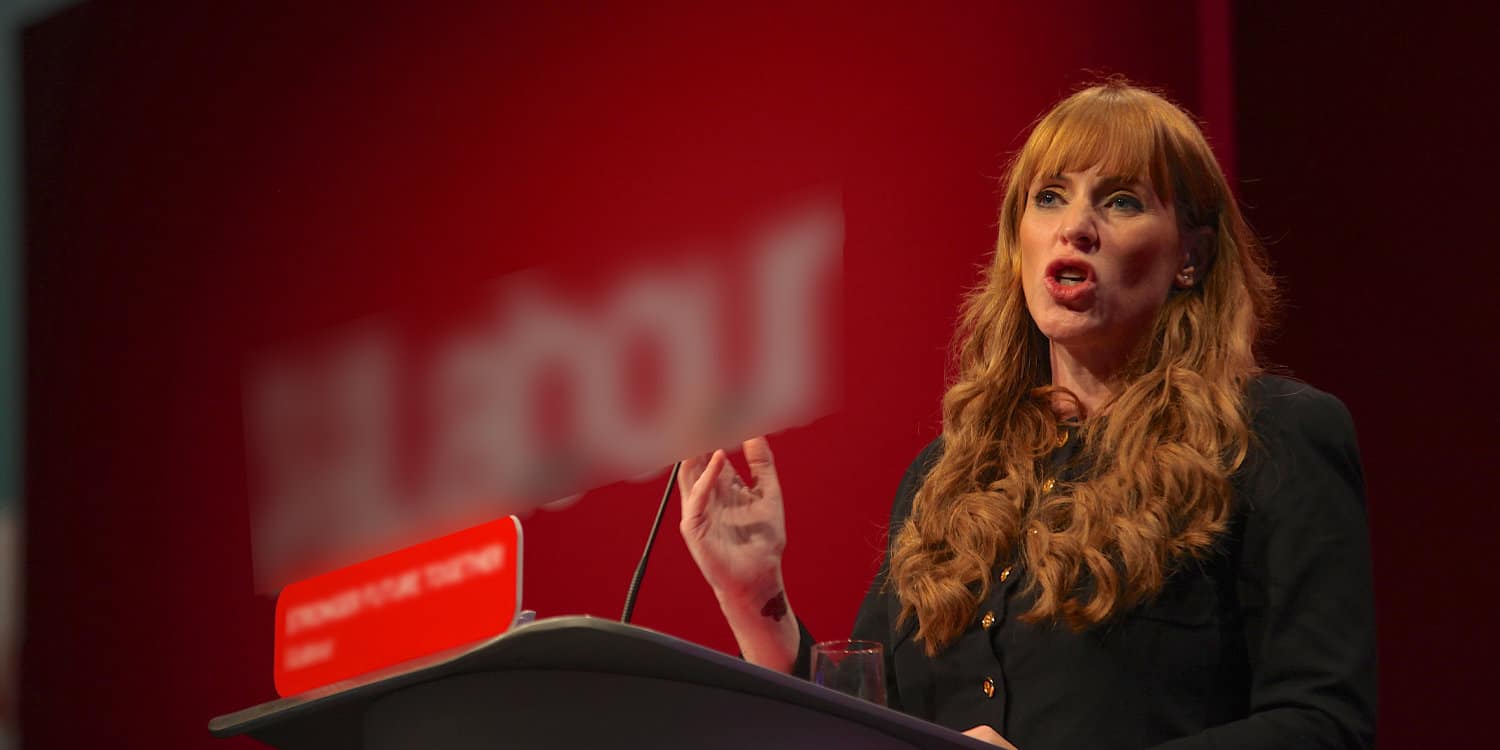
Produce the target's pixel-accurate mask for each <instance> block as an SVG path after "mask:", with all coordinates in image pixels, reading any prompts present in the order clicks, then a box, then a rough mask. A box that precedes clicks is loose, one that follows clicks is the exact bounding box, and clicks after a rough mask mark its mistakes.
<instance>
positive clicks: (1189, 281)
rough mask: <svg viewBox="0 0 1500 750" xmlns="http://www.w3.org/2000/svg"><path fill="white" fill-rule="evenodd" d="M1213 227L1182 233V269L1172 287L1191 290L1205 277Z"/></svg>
mask: <svg viewBox="0 0 1500 750" xmlns="http://www.w3.org/2000/svg"><path fill="white" fill-rule="evenodd" d="M1213 238H1214V230H1213V228H1212V227H1198V228H1196V229H1189V230H1187V231H1185V232H1183V233H1182V267H1181V268H1179V269H1177V277H1176V278H1174V279H1173V280H1172V285H1173V286H1175V287H1177V288H1178V289H1191V288H1193V287H1195V286H1197V285H1198V282H1199V281H1201V280H1202V276H1203V268H1204V266H1203V259H1204V258H1206V257H1208V248H1209V243H1210V242H1213Z"/></svg>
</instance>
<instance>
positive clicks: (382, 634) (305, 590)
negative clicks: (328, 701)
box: [275, 516, 521, 697]
mask: <svg viewBox="0 0 1500 750" xmlns="http://www.w3.org/2000/svg"><path fill="white" fill-rule="evenodd" d="M520 605H521V522H520V521H519V520H517V519H516V517H515V516H510V517H508V518H503V519H501V520H498V521H491V522H490V523H486V524H482V525H479V526H475V527H473V528H470V529H465V530H464V531H460V532H458V533H456V534H449V535H447V536H444V537H439V538H437V539H433V540H432V541H429V542H423V543H422V544H418V545H415V546H412V547H407V548H406V549H403V550H398V551H396V552H392V553H390V554H388V555H382V556H380V557H377V558H374V559H371V560H366V561H364V562H362V563H358V564H355V565H351V566H349V567H347V568H341V569H339V570H335V571H333V572H330V573H325V574H323V575H320V576H317V577H315V578H309V579H307V580H305V581H299V582H297V583H294V584H292V585H290V586H287V587H286V588H284V589H282V591H281V596H280V597H278V598H277V600H276V645H275V657H276V666H275V680H276V692H277V693H278V694H280V695H281V696H282V697H286V696H289V695H296V694H297V693H302V692H305V691H308V690H311V689H313V688H316V687H322V686H324V685H328V684H331V683H334V682H338V681H339V680H344V679H348V678H350V677H355V676H358V675H361V674H365V673H366V672H372V671H374V670H377V669H381V668H384V667H389V666H393V665H395V664H399V663H401V662H404V661H407V660H409V659H414V658H417V657H420V656H427V655H429V654H433V653H436V652H438V651H442V650H444V649H447V648H452V647H454V646H461V645H463V644H466V643H472V642H474V641H478V640H481V639H484V638H489V637H491V636H495V635H499V634H500V633H503V632H505V631H506V630H508V629H509V628H510V627H511V625H512V624H513V623H515V621H516V616H517V615H518V614H519V613H520Z"/></svg>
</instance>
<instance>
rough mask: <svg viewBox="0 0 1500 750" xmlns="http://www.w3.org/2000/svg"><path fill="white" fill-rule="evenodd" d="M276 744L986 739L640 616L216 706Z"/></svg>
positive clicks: (852, 743)
mask: <svg viewBox="0 0 1500 750" xmlns="http://www.w3.org/2000/svg"><path fill="white" fill-rule="evenodd" d="M208 728H209V731H210V732H211V733H213V734H214V735H215V736H218V737H230V736H236V735H249V736H251V737H254V738H256V739H258V740H260V741H262V742H265V743H266V744H268V745H271V746H272V747H276V748H281V750H314V749H317V750H387V749H388V748H424V749H430V750H473V749H476V748H486V749H487V750H488V749H492V748H519V749H521V750H531V749H533V748H549V749H550V748H590V749H591V750H592V749H595V748H597V749H599V750H613V749H615V748H716V749H723V750H771V749H772V748H789V749H793V750H796V749H800V748H809V749H812V748H817V749H818V750H826V749H828V748H858V749H860V750H897V749H898V748H899V749H900V750H911V749H912V748H920V749H922V750H984V749H985V748H989V749H990V750H993V748H992V747H991V746H990V745H988V744H985V743H983V742H980V741H978V740H974V739H970V738H968V737H965V736H963V735H962V734H959V733H957V732H954V731H952V730H950V729H946V728H944V727H940V726H937V725H936V724H931V723H928V722H925V721H922V720H920V719H916V718H913V717H910V716H907V715H905V714H902V713H899V712H896V711H892V710H890V709H888V708H885V707H883V706H876V705H873V704H871V703H867V702H865V701H862V700H859V699H857V698H853V697H850V696H846V695H843V694H841V693H837V692H834V691H832V690H828V689H826V688H823V687H820V686H818V685H813V684H811V683H808V682H806V681H804V680H801V679H798V678H795V677H792V676H789V675H784V674H779V673H776V672H772V671H770V670H766V669H762V668H760V667H756V666H754V665H751V664H747V663H745V662H743V661H740V660H738V659H735V658H733V657H730V656H726V655H724V654H721V653H719V652H717V651H713V650H710V649H706V648H703V647H702V646H697V645H695V644H692V643H688V642H686V641H683V640H680V639H678V638H673V637H671V636H668V635H664V634H662V633H658V632H655V631H652V630H647V629H645V628H639V627H634V626H631V625H623V624H620V623H618V622H614V621H613V620H601V619H596V618H593V617H558V618H551V619H546V620H540V621H537V622H534V623H531V624H527V625H522V626H520V627H517V628H515V629H513V630H511V631H510V632H508V633H505V634H503V635H499V636H496V637H494V638H492V639H489V640H487V641H484V642H481V643H479V644H476V645H472V646H468V647H464V648H462V649H457V650H455V651H452V652H449V653H445V654H441V655H438V656H436V657H433V658H431V659H429V660H427V662H426V663H423V664H419V665H417V666H415V667H412V666H410V665H408V667H407V668H406V669H405V670H404V671H399V672H388V673H385V674H374V675H370V676H367V677H365V678H362V679H359V680H350V681H346V682H344V683H339V684H335V685H330V686H328V687H327V688H323V689H319V690H315V691H312V692H309V693H307V694H304V695H297V696H292V697H289V698H282V699H280V700H275V701H271V702H269V703H264V704H261V705H259V706H255V707H252V708H247V709H245V710H243V711H238V712H236V713H232V714H228V715H225V716H220V717H218V718H215V719H214V720H212V721H210V722H209V725H208Z"/></svg>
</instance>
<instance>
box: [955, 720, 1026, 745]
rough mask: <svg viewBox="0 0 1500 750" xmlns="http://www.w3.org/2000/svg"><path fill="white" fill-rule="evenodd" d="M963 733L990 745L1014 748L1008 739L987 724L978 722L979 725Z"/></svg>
mask: <svg viewBox="0 0 1500 750" xmlns="http://www.w3.org/2000/svg"><path fill="white" fill-rule="evenodd" d="M964 734H965V735H967V736H969V737H973V738H974V739H976V740H984V741H985V742H988V743H990V744H991V745H996V746H998V747H1004V748H1009V750H1016V746H1015V745H1012V744H1010V742H1009V741H1007V740H1006V739H1005V738H1004V737H1001V736H1000V733H999V732H996V731H995V728H994V727H991V726H990V725H988V724H980V725H979V726H977V727H974V728H973V729H970V730H969V731H967V732H964Z"/></svg>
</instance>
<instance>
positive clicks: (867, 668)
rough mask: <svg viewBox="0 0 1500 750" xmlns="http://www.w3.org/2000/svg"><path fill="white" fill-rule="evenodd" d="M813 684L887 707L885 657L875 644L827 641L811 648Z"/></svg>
mask: <svg viewBox="0 0 1500 750" xmlns="http://www.w3.org/2000/svg"><path fill="white" fill-rule="evenodd" d="M811 678H812V681H813V682H814V683H816V684H818V685H822V686H823V687H826V688H832V689H834V690H837V691H839V692H840V693H847V694H848V695H852V696H854V697H856V698H864V699H865V700H867V701H870V702H871V703H878V704H880V705H882V706H884V705H885V655H884V653H882V649H881V646H880V644H879V643H876V642H875V641H824V642H822V643H818V644H814V645H813V648H812V675H811Z"/></svg>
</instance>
